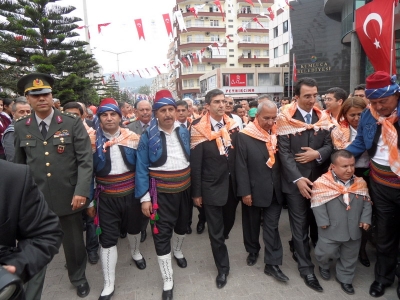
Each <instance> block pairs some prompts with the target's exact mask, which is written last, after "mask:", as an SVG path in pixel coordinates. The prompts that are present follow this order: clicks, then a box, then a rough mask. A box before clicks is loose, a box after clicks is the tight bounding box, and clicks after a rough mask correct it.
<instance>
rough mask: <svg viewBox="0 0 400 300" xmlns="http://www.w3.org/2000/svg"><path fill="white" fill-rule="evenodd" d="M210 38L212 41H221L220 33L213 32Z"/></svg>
mask: <svg viewBox="0 0 400 300" xmlns="http://www.w3.org/2000/svg"><path fill="white" fill-rule="evenodd" d="M210 40H211V42H219V35H217V34H212V35H211V38H210Z"/></svg>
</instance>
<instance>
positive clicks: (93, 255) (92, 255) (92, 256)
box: [88, 251, 99, 265]
mask: <svg viewBox="0 0 400 300" xmlns="http://www.w3.org/2000/svg"><path fill="white" fill-rule="evenodd" d="M88 261H89V263H90V264H92V265H95V264H97V262H98V261H99V254H98V253H97V251H92V252H89V253H88Z"/></svg>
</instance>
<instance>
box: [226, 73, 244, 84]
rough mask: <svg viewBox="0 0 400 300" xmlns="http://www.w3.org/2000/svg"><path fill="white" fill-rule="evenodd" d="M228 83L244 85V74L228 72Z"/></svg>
mask: <svg viewBox="0 0 400 300" xmlns="http://www.w3.org/2000/svg"><path fill="white" fill-rule="evenodd" d="M229 83H230V86H246V85H247V77H246V74H229Z"/></svg>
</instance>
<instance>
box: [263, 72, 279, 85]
mask: <svg viewBox="0 0 400 300" xmlns="http://www.w3.org/2000/svg"><path fill="white" fill-rule="evenodd" d="M258 85H259V86H271V85H279V73H258Z"/></svg>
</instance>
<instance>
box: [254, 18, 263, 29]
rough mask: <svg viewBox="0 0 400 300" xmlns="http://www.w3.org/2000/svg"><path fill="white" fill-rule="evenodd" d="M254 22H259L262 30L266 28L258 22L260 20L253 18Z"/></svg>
mask: <svg viewBox="0 0 400 300" xmlns="http://www.w3.org/2000/svg"><path fill="white" fill-rule="evenodd" d="M253 21H254V22H257V23H258V25H260V26H261V27H262V28H264V26H262V24H261V23H260V21H258V19H257V18H253Z"/></svg>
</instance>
